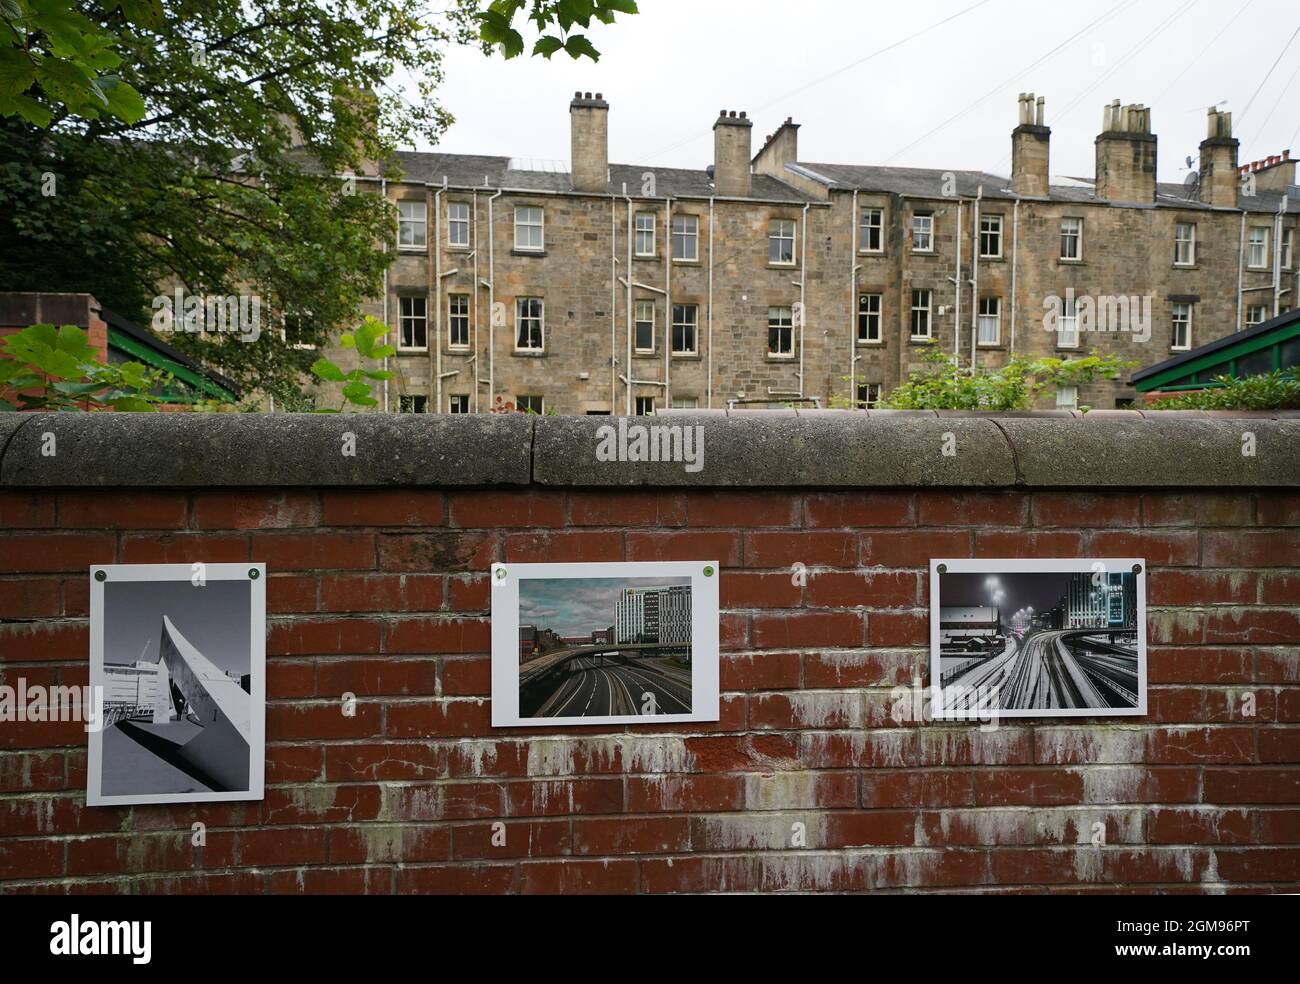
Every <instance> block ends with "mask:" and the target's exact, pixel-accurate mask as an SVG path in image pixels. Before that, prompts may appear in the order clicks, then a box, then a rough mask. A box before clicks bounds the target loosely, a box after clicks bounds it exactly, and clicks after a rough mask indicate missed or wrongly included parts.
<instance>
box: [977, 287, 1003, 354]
mask: <svg viewBox="0 0 1300 984" xmlns="http://www.w3.org/2000/svg"><path fill="white" fill-rule="evenodd" d="M976 338H977V340H978V341H979V344H981V345H997V344H998V343H999V342H1001V341H1002V298H1000V297H981V298H980V310H979V321H978V330H977V333H976Z"/></svg>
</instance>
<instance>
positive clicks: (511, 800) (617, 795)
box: [506, 777, 684, 817]
mask: <svg viewBox="0 0 1300 984" xmlns="http://www.w3.org/2000/svg"><path fill="white" fill-rule="evenodd" d="M682 778H684V777H680V778H679V779H678V781H681V779H682ZM648 781H651V782H660V781H662V780H648ZM636 782H637V780H636V779H635V778H630V779H629V780H628V783H629V786H630V785H631V784H634V783H636ZM506 802H507V804H508V808H509V811H510V815H511V816H526V817H537V816H566V815H568V814H575V815H576V814H589V813H621V812H622V811H623V780H622V779H593V778H581V779H538V780H527V781H524V782H511V783H508V784H507V786H506ZM644 812H651V811H650V810H649V809H647V810H645V811H644Z"/></svg>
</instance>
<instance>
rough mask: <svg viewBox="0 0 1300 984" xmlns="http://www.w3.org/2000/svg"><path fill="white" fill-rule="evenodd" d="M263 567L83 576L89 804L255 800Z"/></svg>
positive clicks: (136, 568) (260, 749)
mask: <svg viewBox="0 0 1300 984" xmlns="http://www.w3.org/2000/svg"><path fill="white" fill-rule="evenodd" d="M265 585H266V568H265V566H264V565H262V564H204V563H195V564H123V565H110V566H103V567H98V566H97V567H93V568H91V573H90V618H91V635H90V683H91V688H92V691H91V692H92V695H93V699H94V700H95V701H96V707H97V708H98V714H97V716H96V720H97V726H96V727H94V728H92V729H91V731H90V735H89V738H90V748H89V756H88V758H89V768H88V774H87V788H86V802H87V805H89V806H118V805H126V804H133V803H191V802H212V801H220V800H250V799H261V798H262V788H263V772H264V765H263V763H264V742H265V716H266V714H265V694H266V679H265V655H266V591H265Z"/></svg>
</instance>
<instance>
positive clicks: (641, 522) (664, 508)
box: [569, 489, 686, 528]
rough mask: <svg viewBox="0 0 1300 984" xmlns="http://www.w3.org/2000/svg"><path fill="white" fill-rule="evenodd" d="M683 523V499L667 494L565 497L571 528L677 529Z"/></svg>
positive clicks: (576, 493) (575, 493)
mask: <svg viewBox="0 0 1300 984" xmlns="http://www.w3.org/2000/svg"><path fill="white" fill-rule="evenodd" d="M685 522H686V497H685V496H684V495H681V494H675V493H671V492H641V491H628V490H623V489H620V490H619V491H617V492H605V491H601V492H582V491H573V492H570V493H569V523H570V525H572V526H617V527H620V528H627V527H633V526H654V527H667V526H681V525H683V524H684V523H685Z"/></svg>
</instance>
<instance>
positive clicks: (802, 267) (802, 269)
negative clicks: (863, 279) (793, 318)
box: [799, 202, 812, 400]
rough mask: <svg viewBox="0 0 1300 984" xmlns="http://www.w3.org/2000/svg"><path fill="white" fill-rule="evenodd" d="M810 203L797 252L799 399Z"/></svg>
mask: <svg viewBox="0 0 1300 984" xmlns="http://www.w3.org/2000/svg"><path fill="white" fill-rule="evenodd" d="M810 208H812V203H811V202H809V203H808V204H806V205H804V207H803V232H802V236H803V242H802V244H801V245H800V251H799V399H801V400H802V399H803V339H804V330H803V329H804V324H805V323H806V322H807V321H808V305H807V304H806V303H805V299H806V296H807V295H806V290H807V286H808V209H810Z"/></svg>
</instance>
